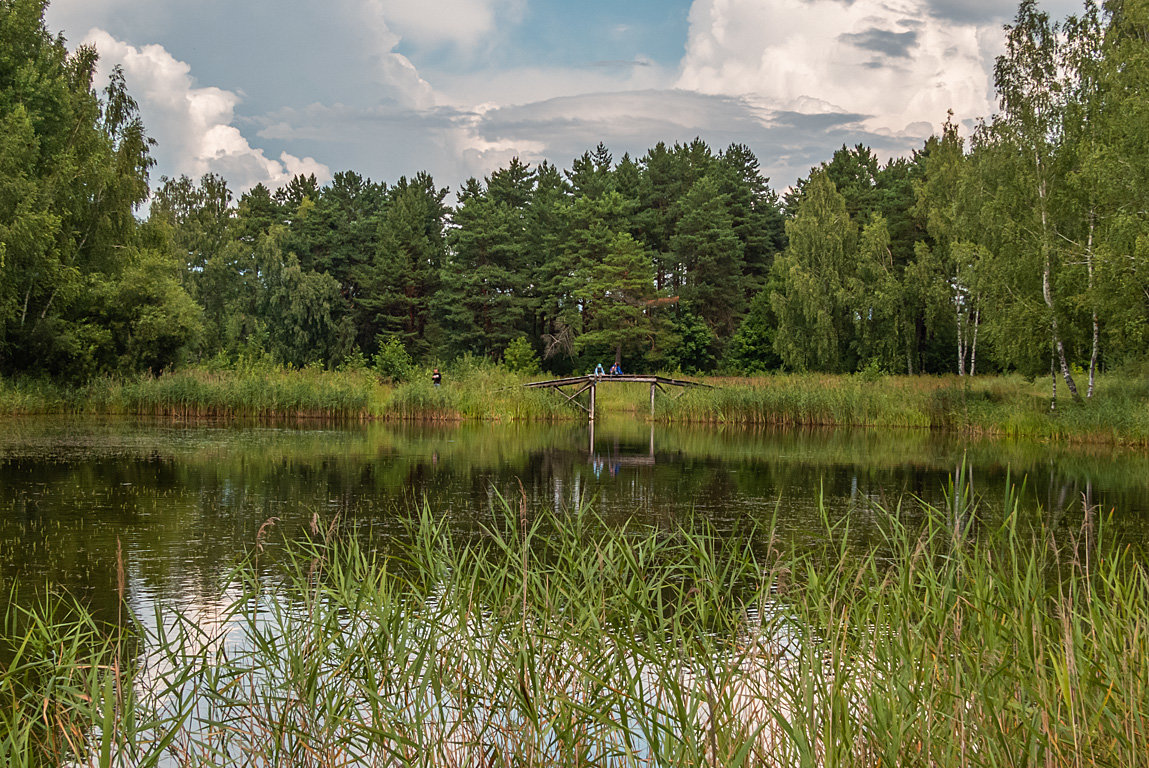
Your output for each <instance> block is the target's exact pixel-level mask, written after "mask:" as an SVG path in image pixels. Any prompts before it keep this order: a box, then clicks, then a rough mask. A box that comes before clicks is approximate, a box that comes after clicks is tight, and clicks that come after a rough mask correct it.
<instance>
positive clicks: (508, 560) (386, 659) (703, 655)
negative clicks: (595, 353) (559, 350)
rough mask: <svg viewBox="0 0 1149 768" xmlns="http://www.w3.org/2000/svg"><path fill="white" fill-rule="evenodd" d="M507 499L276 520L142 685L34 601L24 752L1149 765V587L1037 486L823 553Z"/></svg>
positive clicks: (183, 758)
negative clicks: (470, 516) (462, 508)
mask: <svg viewBox="0 0 1149 768" xmlns="http://www.w3.org/2000/svg"><path fill="white" fill-rule="evenodd" d="M492 511H493V512H494V515H493V517H492V518H491V522H490V524H489V525H487V526H486V527H485V528H484V530H483V532H482V533H481V534H467V535H463V534H457V533H454V532H453V531H452V530H451V528H450V526H449V524H448V523H447V522H445V519H444V518H441V517H438V516H437V515H435V514H434V513H433V512H432V511H431V510H429V509H426V508H423V509H421V510H419V512H418V515H417V516H416V517H415V519H413V520H412V522H411V531H410V534H409V536H408V537H406V538H405V539H403V540H402V541H390V542H384V543H383V544H382V545H370V546H369V545H368V542H370V541H372V538H371V537H370V536H365V535H359V534H357V533H356V532H350V531H348V532H341V531H339V530H338V528H337V526H334V525H329V526H326V527H325V526H323V525H320V524H318V521H313V524H312V529H311V531H310V532H309V533H308V534H307V535H305V536H303V537H302V538H298V537H297V538H293V539H292V540H289V541H286V542H284V543H283V544H282V545H278V546H274V547H273V546H266V545H265V542H264V541H263V540H262V537H261V540H260V541H259V542H257V546H253V549H252V555H251V558H250V561H249V562H246V563H244V564H243V565H241V566H240V567H239V568H238V569H237V570H236V572H235V577H234V581H233V582H232V584H231V586H230V588H229V589H230V591H229V592H226V593H225V594H229V595H230V598H229V599H227V600H224V601H222V602H221V603H220V605H219V609H220V610H219V612H218V615H217V616H216V617H215V621H214V622H205V621H204V620H203V619H202V618H201V617H196V616H191V615H180V614H172V613H165V612H162V611H160V612H158V613H157V616H156V617H155V618H154V619H153V620H152V621H150V622H148V623H147V626H150V629H149V628H145V624H141V623H137V624H135V625H134V626H135V629H134V630H133V631H134V632H135V633H138V634H139V636H140V639H141V641H142V642H143V645H144V648H145V650H144V651H142V652H141V653H140V654H138V655H137V656H136V659H137V661H136V663H135V664H133V665H130V666H125V667H124V668H123V669H121V671H120V674H119V678H120V679H121V680H122V682H123V685H122V687H121V688H120V690H121V693H120V694H118V695H116V694H114V693H109V691H114V690H115V689H114V688H113V687H111V683H110V680H111V678H110V677H109V675H108V672H107V670H108V669H110V668H112V667H111V666H110V665H109V663H108V659H109V658H111V654H112V653H113V652H114V648H113V646H112V645H110V644H109V643H107V642H105V641H102V640H100V639H99V635H100V633H99V632H97V631H96V630H95V629H94V628H93V626H92V625H91V624H90V622H85V621H83V620H81V621H79V622H72V621H65V620H62V619H61V618H60V617H59V616H58V615H56V614H53V613H52V612H51V611H48V610H45V609H43V608H40V609H35V610H29V611H27V612H26V613H24V614H22V616H24V620H25V623H24V624H21V625H20V626H15V625H11V628H10V629H9V632H8V633H6V636H7V637H8V638H9V643H10V644H11V645H12V647H14V648H20V649H25V648H26V649H33V648H35V649H39V651H38V652H39V653H41V654H48V655H50V656H51V657H52V658H53V664H52V665H50V666H49V665H46V664H45V663H44V662H42V661H37V660H36V659H37V658H38V657H37V656H36V655H35V654H33V655H29V654H28V653H27V652H26V651H20V653H19V654H18V655H17V661H16V662H14V663H11V664H8V665H7V666H6V667H5V669H4V671H3V672H2V673H0V700H2V701H3V704H4V707H3V714H2V715H0V716H2V717H3V718H5V720H4V722H3V724H4V725H5V726H6V728H7V733H8V734H9V735H8V736H6V737H3V739H2V740H0V758H3V759H5V760H7V763H6V764H8V765H13V766H23V765H34V764H37V762H38V759H39V761H41V762H44V761H46V762H49V763H51V762H56V763H59V762H61V761H64V760H72V761H73V762H75V763H76V764H85V765H86V764H92V765H119V764H127V763H128V762H129V761H130V762H131V764H134V765H135V764H151V763H153V762H160V763H162V764H166V765H175V766H206V765H219V764H221V763H235V764H240V763H242V764H245V765H255V766H280V765H282V766H287V765H291V766H296V765H304V766H309V765H316V766H334V765H396V766H397V765H421V766H462V765H494V766H502V765H515V766H521V765H571V766H574V765H578V766H583V765H606V766H655V765H657V766H664V765H665V766H671V765H674V766H682V765H688V766H694V765H697V766H703V765H723V766H726V765H766V766H855V765H856V766H877V765H923V766H940V767H945V768H948V767H950V766H998V765H1001V766H1015V765H1042V766H1067V767H1068V766H1085V765H1111V766H1129V767H1130V768H1132V767H1133V766H1143V765H1144V764H1145V762H1144V760H1145V755H1147V754H1149V723H1147V722H1146V717H1147V715H1149V578H1147V574H1146V568H1145V566H1144V564H1143V562H1142V561H1141V560H1139V559H1138V558H1137V557H1135V553H1134V552H1133V551H1132V550H1131V549H1130V548H1129V547H1127V546H1121V545H1119V544H1118V543H1117V542H1113V541H1110V540H1109V539H1108V538H1107V536H1106V535H1105V534H1104V524H1103V523H1104V521H1102V520H1099V519H1098V517H1097V511H1096V510H1090V509H1085V510H1083V513H1082V525H1081V527H1080V529H1079V530H1078V531H1076V532H1075V533H1074V534H1073V535H1072V536H1070V537H1068V539H1067V540H1065V541H1061V540H1057V538H1056V537H1055V536H1054V533H1053V531H1052V530H1050V529H1046V528H1044V527H1042V526H1041V524H1040V522H1039V518H1037V517H1035V516H1033V515H1028V514H1023V513H1022V512H1021V511H1020V510H1018V509H1017V506H1016V502H1014V501H1012V500H1010V499H1007V500H1006V502H1005V506H1004V507H1002V508H1000V509H989V508H986V507H984V506H979V505H977V504H975V503H973V502H972V501H971V500H970V499H969V497H968V493H966V492H963V491H962V489H958V491H956V492H955V494H954V497H953V499H952V500H951V503H949V504H947V505H946V507H945V508H944V509H935V508H931V507H928V506H922V505H919V504H916V503H907V504H906V505H905V506H904V507H901V508H897V509H894V510H891V511H889V512H882V513H881V514H883V515H884V520H885V523H884V530H885V531H886V533H885V538H884V539H883V540H881V541H879V542H878V543H877V544H874V545H864V546H860V545H859V544H857V543H856V542H855V541H854V537H852V536H851V535H850V531H849V527H848V521H844V520H843V521H830V520H825V522H824V530H823V532H822V533H823V537H822V539H823V543H822V544H821V545H818V546H815V547H813V548H810V547H809V546H799V545H795V544H791V543H790V542H787V541H785V540H782V539H781V538H779V537H778V536H776V535H773V534H772V533H771V532H770V531H746V532H744V534H745V535H743V536H731V537H724V538H720V537H718V536H717V535H715V533H714V532H713V531H712V530H710V529H709V527H708V526H706V525H705V524H698V525H691V526H689V527H685V528H677V529H672V530H660V529H657V528H650V529H640V528H638V527H633V526H622V527H621V528H610V527H608V526H607V525H606V524H605V523H604V521H602V520H601V519H599V518H598V517H597V516H596V515H594V514H593V512H591V511H589V510H587V509H579V510H571V511H568V512H555V511H553V510H551V509H550V508H549V507H547V508H531V507H529V506H528V505H527V504H526V502H518V503H508V502H502V503H501V504H500V505H498V506H497V507H496V508H495V509H494V510H492ZM879 512H880V511H875V514H878V513H879ZM37 665H39V666H37ZM61 681H63V683H61ZM64 683H66V684H64ZM45 708H47V709H45ZM44 711H49V712H65V711H66V712H68V713H69V714H68V716H67V719H65V720H61V719H59V718H57V719H55V720H53V719H51V718H48V719H47V720H45V718H44V716H43V712H44ZM49 733H67V734H70V736H69V737H68V738H58V737H49V736H47V735H45V734H49ZM36 756H39V758H38V759H37V757H36Z"/></svg>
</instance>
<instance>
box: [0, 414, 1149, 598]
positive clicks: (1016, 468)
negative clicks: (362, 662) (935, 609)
mask: <svg viewBox="0 0 1149 768" xmlns="http://www.w3.org/2000/svg"><path fill="white" fill-rule="evenodd" d="M955 484H956V486H957V487H958V489H959V493H961V492H966V493H969V494H971V495H972V496H973V497H974V498H976V499H981V500H983V501H984V502H985V503H984V505H983V508H984V509H985V510H987V513H986V518H985V519H984V520H983V521H982V523H983V524H992V523H993V516H994V515H997V516H1000V514H1001V508H1002V505H1001V500H1002V499H1003V498H1004V497H1005V495H1006V493H1007V490H1008V489H1009V488H1010V487H1011V486H1012V487H1015V488H1017V489H1018V490H1017V492H1018V493H1019V495H1020V496H1021V497H1022V507H1023V509H1027V510H1031V509H1039V512H1038V513H1037V514H1041V515H1044V516H1045V518H1046V522H1047V523H1048V524H1049V525H1050V526H1051V528H1052V530H1053V531H1054V532H1055V534H1056V535H1064V536H1069V535H1071V534H1072V533H1074V532H1075V531H1076V530H1077V528H1078V527H1079V526H1080V524H1081V520H1082V518H1083V509H1084V507H1085V505H1086V504H1089V505H1092V506H1095V507H1096V508H1098V509H1099V510H1101V512H1102V513H1103V514H1102V518H1103V519H1109V522H1108V526H1109V530H1110V531H1111V532H1112V533H1113V534H1114V535H1116V536H1120V537H1124V538H1129V539H1131V540H1140V539H1141V538H1142V537H1143V536H1144V532H1145V531H1146V530H1149V527H1147V525H1146V523H1149V455H1147V454H1146V453H1145V452H1144V451H1140V450H1130V449H1120V448H1113V447H1109V446H1050V445H1043V444H1039V443H1034V442H1024V441H971V440H964V439H961V438H959V437H956V436H953V435H945V434H939V433H932V432H929V431H859V430H854V431H844V430H802V431H794V430H791V431H777V430H773V431H772V430H751V429H737V428H719V427H703V426H689V425H665V424H654V425H651V424H648V423H645V422H642V421H640V420H628V419H625V418H621V417H618V418H612V419H605V420H601V421H600V422H599V424H598V425H597V426H596V427H595V429H594V431H593V433H592V431H591V429H590V427H589V426H588V425H587V424H585V423H565V424H425V423H421V424H390V423H387V424H379V423H377V424H367V425H352V426H338V427H335V426H330V425H325V426H321V425H295V424H292V425H279V426H269V425H258V426H253V425H235V424H212V423H194V424H173V423H171V422H139V421H131V420H124V419H110V418H106V419H92V418H83V419H79V418H52V419H9V420H6V421H5V423H4V429H3V430H2V433H0V595H2V596H3V597H0V600H4V599H7V595H8V594H9V593H10V590H11V589H12V586H13V584H18V585H20V590H21V594H22V595H28V594H31V593H35V592H39V591H42V590H43V589H44V588H46V587H50V586H55V587H62V588H65V589H67V590H69V591H70V592H72V593H74V594H76V595H78V596H80V597H81V598H83V599H84V600H85V601H87V602H88V603H90V604H91V606H92V608H93V609H94V611H95V612H97V613H99V614H102V615H104V616H108V617H110V616H114V615H115V610H116V591H117V562H118V561H117V551H119V552H120V557H122V562H123V563H124V567H125V575H126V585H127V593H128V598H129V602H130V604H131V605H132V607H133V608H134V609H135V610H137V611H142V612H144V613H150V610H151V608H150V607H151V606H152V605H153V604H155V603H156V602H157V601H160V602H161V603H163V604H165V605H166V604H171V605H176V606H179V607H185V608H195V607H196V606H201V605H203V604H204V603H205V602H208V603H210V602H211V601H212V600H214V599H215V597H214V596H216V595H218V592H219V590H220V585H221V583H223V582H224V580H225V577H226V574H227V572H228V570H229V569H230V568H231V567H232V566H234V565H235V564H236V562H237V561H238V560H239V559H240V558H242V557H243V556H244V555H245V553H249V552H251V550H252V549H253V548H254V547H255V544H256V536H257V532H258V531H259V529H260V527H261V526H262V525H263V524H264V523H265V521H267V520H268V519H270V518H276V519H277V521H276V522H275V523H274V525H272V526H270V528H269V533H268V534H267V540H268V541H270V542H278V541H282V540H283V539H284V538H285V537H286V538H288V539H291V538H297V537H299V536H301V535H304V533H305V532H306V531H307V529H308V528H309V527H310V526H311V525H313V524H319V525H324V526H326V525H330V524H332V523H333V521H334V522H337V523H338V524H339V525H340V526H344V527H354V528H356V529H357V530H360V531H362V532H363V533H364V535H367V536H370V537H373V538H374V539H375V540H376V541H377V542H379V544H380V545H381V546H386V545H387V542H389V541H393V540H395V539H397V538H402V536H403V535H404V532H405V530H406V524H407V522H408V521H409V520H410V519H411V518H412V516H413V514H414V511H415V509H416V508H417V506H418V505H419V504H421V503H423V502H424V501H425V502H426V503H427V504H428V505H429V507H430V509H431V510H432V512H433V514H435V515H437V516H447V517H449V518H450V519H451V521H452V525H454V526H456V527H457V528H462V529H464V530H466V529H472V530H476V531H477V530H479V526H481V525H486V524H490V523H491V522H492V521H493V520H495V519H496V518H498V517H499V515H500V514H501V513H499V511H498V510H499V505H498V498H499V495H502V496H504V497H506V498H508V499H510V500H511V503H512V504H513V505H515V507H516V508H517V504H518V500H519V498H520V496H521V495H522V494H525V495H526V496H527V498H528V500H529V502H530V504H531V505H532V508H534V505H540V504H541V505H547V506H550V507H553V508H554V509H556V510H558V511H560V512H562V511H565V510H571V509H573V508H575V507H576V506H577V505H578V504H580V503H589V504H591V505H592V506H593V508H594V509H595V510H596V511H597V512H598V513H599V514H600V515H602V516H603V517H604V518H605V519H606V520H607V521H608V523H610V524H612V525H622V524H623V523H625V522H627V521H633V522H634V523H638V524H647V525H655V526H663V527H668V528H669V527H673V526H676V525H679V524H684V525H690V524H695V523H697V522H700V521H706V522H709V523H711V524H712V525H713V526H714V527H715V528H716V529H717V530H718V531H720V532H722V533H723V534H725V535H747V531H749V529H750V528H751V527H753V526H754V525H757V526H758V530H759V531H764V530H766V529H768V528H770V527H771V526H772V525H776V529H777V530H778V531H779V532H780V535H785V536H789V537H792V538H797V539H802V538H808V539H810V542H811V543H816V540H817V537H818V536H819V535H820V533H819V532H820V531H821V530H823V528H822V526H821V525H820V516H821V515H822V514H823V512H822V510H825V514H827V515H829V516H830V517H831V518H832V519H835V520H837V519H843V518H846V519H848V521H849V525H850V531H851V536H853V537H856V538H857V539H858V540H859V541H863V542H865V541H870V542H872V541H877V540H879V537H880V535H881V533H880V527H879V524H880V522H881V520H882V519H883V518H884V513H883V512H881V511H880V510H879V508H881V509H896V508H897V507H898V505H899V503H901V504H902V505H903V506H904V507H905V508H907V509H908V510H916V508H917V505H916V503H915V502H914V500H915V499H922V500H925V501H927V502H929V503H931V504H935V505H938V506H945V505H946V504H947V499H949V498H952V495H951V494H950V492H949V489H950V488H951V487H953V486H954V485H955Z"/></svg>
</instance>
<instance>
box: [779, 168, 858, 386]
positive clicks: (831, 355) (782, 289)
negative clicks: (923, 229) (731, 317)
mask: <svg viewBox="0 0 1149 768" xmlns="http://www.w3.org/2000/svg"><path fill="white" fill-rule="evenodd" d="M786 235H787V237H788V239H789V241H790V245H789V247H788V248H787V249H786V252H785V253H784V254H782V256H780V257H779V258H778V260H777V261H775V262H774V274H773V279H772V284H773V285H774V286H775V289H774V291H773V292H772V293H771V297H770V306H771V309H772V310H773V311H774V314H775V315H776V316H777V318H778V329H777V332H776V334H775V336H774V349H775V351H777V353H778V356H779V357H780V358H781V359H782V362H783V364H784V365H786V367H788V368H791V369H793V370H798V371H805V370H824V371H845V370H850V369H851V368H852V365H851V363H852V360H853V358H852V357H851V355H850V353H849V344H850V341H851V336H852V330H853V328H852V326H853V317H852V313H851V309H850V307H849V304H848V303H847V300H846V299H847V295H846V287H847V282H848V281H849V280H850V278H851V276H852V271H853V268H854V266H855V265H854V263H853V259H852V257H853V255H854V248H855V241H856V239H857V229H856V226H855V225H854V223H853V222H852V221H851V220H850V216H849V214H848V213H847V211H846V201H845V198H843V197H842V195H840V194H838V191H837V189H835V187H834V183H833V182H832V181H831V180H830V178H829V176H828V175H827V174H825V173H815V174H814V175H812V176H811V177H810V183H809V185H807V187H806V189H805V190H804V192H803V194H802V198H801V202H800V203H799V204H798V211H797V213H796V215H795V217H794V218H793V219H792V220H791V221H788V222H787V223H786Z"/></svg>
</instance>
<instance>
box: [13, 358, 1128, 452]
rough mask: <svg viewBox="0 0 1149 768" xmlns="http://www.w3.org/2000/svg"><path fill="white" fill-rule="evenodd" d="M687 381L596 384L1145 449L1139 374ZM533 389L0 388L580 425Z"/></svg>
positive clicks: (205, 374)
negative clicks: (685, 385)
mask: <svg viewBox="0 0 1149 768" xmlns="http://www.w3.org/2000/svg"><path fill="white" fill-rule="evenodd" d="M535 378H537V377H535ZM692 378H697V379H698V380H700V381H702V382H703V383H706V384H709V385H711V386H712V387H713V388H712V389H709V388H708V389H701V388H699V389H695V390H691V391H688V392H686V393H684V394H683V395H681V396H679V397H677V398H675V399H670V398H663V397H659V398H658V400H657V401H656V407H655V414H654V416H653V417H651V416H650V415H649V390H648V389H646V388H645V386H636V387H624V386H620V387H609V388H603V391H602V392H601V393H600V395H599V397H598V406H597V411H598V413H599V414H609V417H612V418H613V417H614V416H617V415H621V414H633V416H634V417H635V418H638V419H641V420H642V421H653V422H654V423H662V424H699V425H702V424H707V425H718V426H722V425H730V426H733V425H739V426H763V427H767V426H768V427H780V428H786V429H789V428H803V427H833V428H867V429H925V430H931V431H944V432H950V433H956V434H964V435H970V436H976V437H990V438H1011V437H1024V438H1030V439H1039V440H1049V441H1054V442H1069V443H1082V444H1098V445H1124V446H1147V445H1149V384H1146V383H1144V382H1142V381H1139V380H1137V379H1133V378H1122V377H1116V376H1113V377H1104V378H1102V379H1101V380H1100V381H1099V385H1098V394H1097V395H1096V396H1095V398H1094V400H1093V401H1091V402H1081V403H1077V402H1073V401H1070V400H1059V401H1058V409H1057V411H1055V412H1052V413H1051V412H1050V411H1049V398H1048V395H1046V394H1044V393H1043V391H1042V390H1041V388H1040V385H1039V384H1036V383H1032V382H1027V381H1025V379H1023V378H1021V377H1019V376H984V377H978V378H976V379H960V378H959V377H956V376H913V377H910V376H883V377H877V378H874V377H864V376H860V375H821V374H772V375H770V374H768V375H763V376H758V377H720V376H710V377H692ZM529 380H531V379H530V378H528V377H524V376H519V375H516V374H512V373H509V372H507V371H504V370H502V369H499V368H497V367H495V366H485V365H480V366H472V368H471V369H470V370H464V371H460V372H458V373H457V374H456V375H455V376H454V377H452V376H451V375H450V374H449V375H448V378H447V380H446V382H445V383H444V384H443V386H442V387H440V388H434V387H432V385H431V383H430V381H429V380H428V381H422V379H416V380H413V381H407V382H400V383H395V384H388V383H383V382H381V381H379V380H378V378H376V376H375V375H374V374H373V373H372V372H370V371H364V370H357V371H323V370H316V369H302V370H294V369H283V368H275V367H266V368H264V369H258V370H207V369H203V368H187V369H182V370H179V371H174V372H169V373H165V374H163V375H161V376H158V377H152V376H147V377H140V378H135V379H97V380H94V381H92V382H89V383H87V384H84V385H80V386H68V385H60V384H55V383H51V382H45V381H9V380H0V418H13V417H20V416H41V415H43V416H48V415H69V414H75V415H83V414H87V415H105V416H117V417H140V416H147V417H155V418H163V419H172V420H177V421H198V420H222V421H228V422H242V421H249V420H250V421H257V422H267V421H277V422H296V423H304V422H338V423H357V422H358V423H367V422H387V421H391V422H402V421H428V422H443V423H459V422H468V421H480V422H492V423H505V422H516V421H519V422H575V421H581V420H585V418H586V417H585V414H584V413H583V412H581V411H578V410H575V409H574V408H572V407H571V406H569V405H567V404H566V402H565V401H564V400H563V399H562V398H560V397H557V396H556V395H554V394H553V393H549V392H545V391H541V390H534V389H526V388H524V387H522V386H521V385H522V384H523V383H526V382H527V381H529ZM640 390H641V391H640Z"/></svg>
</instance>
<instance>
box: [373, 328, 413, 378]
mask: <svg viewBox="0 0 1149 768" xmlns="http://www.w3.org/2000/svg"><path fill="white" fill-rule="evenodd" d="M378 341H379V351H378V352H376V353H375V357H374V358H373V359H372V364H373V365H374V367H375V373H377V374H379V376H380V377H381V378H384V379H387V380H389V381H405V380H406V379H407V378H408V377H410V375H411V367H412V362H411V355H409V354H407V349H406V348H405V347H404V346H403V343H402V342H401V341H399V339H398V338H396V337H395V336H390V337H383V336H379V338H378Z"/></svg>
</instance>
